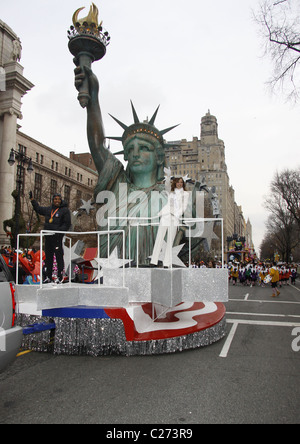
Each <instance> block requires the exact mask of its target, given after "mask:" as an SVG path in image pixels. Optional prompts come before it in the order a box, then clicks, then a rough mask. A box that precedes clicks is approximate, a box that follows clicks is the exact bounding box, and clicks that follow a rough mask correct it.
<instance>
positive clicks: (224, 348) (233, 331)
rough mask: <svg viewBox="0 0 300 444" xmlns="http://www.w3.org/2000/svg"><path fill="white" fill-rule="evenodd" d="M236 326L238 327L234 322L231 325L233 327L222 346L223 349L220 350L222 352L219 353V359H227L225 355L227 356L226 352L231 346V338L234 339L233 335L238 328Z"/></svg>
mask: <svg viewBox="0 0 300 444" xmlns="http://www.w3.org/2000/svg"><path fill="white" fill-rule="evenodd" d="M227 322H228V321H227ZM238 325H239V323H238V322H234V323H233V326H232V327H231V330H230V333H229V335H228V336H227V339H226V342H225V344H224V346H223V348H222V351H221V353H220V355H219V356H220V358H227V355H228V352H229V349H230V346H231V343H232V340H233V338H234V335H235V332H236V329H237V328H238Z"/></svg>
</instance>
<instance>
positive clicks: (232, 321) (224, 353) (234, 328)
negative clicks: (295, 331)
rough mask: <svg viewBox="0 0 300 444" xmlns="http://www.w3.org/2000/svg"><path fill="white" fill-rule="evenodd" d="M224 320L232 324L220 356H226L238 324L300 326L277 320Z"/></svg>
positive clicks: (295, 323) (299, 325) (297, 323)
mask: <svg viewBox="0 0 300 444" xmlns="http://www.w3.org/2000/svg"><path fill="white" fill-rule="evenodd" d="M226 322H227V323H228V324H232V327H231V330H230V332H229V334H228V336H227V339H226V342H225V344H224V346H223V348H222V351H221V353H220V355H219V356H220V358H227V356H228V352H229V349H230V346H231V343H232V341H233V338H234V335H235V333H236V330H237V328H238V325H239V324H243V325H264V326H272V327H291V328H294V327H300V323H299V322H277V321H253V320H247V319H227V320H226Z"/></svg>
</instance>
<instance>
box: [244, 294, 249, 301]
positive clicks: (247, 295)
mask: <svg viewBox="0 0 300 444" xmlns="http://www.w3.org/2000/svg"><path fill="white" fill-rule="evenodd" d="M248 297H249V293H247V294H246V296H245V299H244V301H248Z"/></svg>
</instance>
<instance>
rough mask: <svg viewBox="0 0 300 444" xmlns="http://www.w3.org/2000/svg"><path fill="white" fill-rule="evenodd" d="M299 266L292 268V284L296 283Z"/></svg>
mask: <svg viewBox="0 0 300 444" xmlns="http://www.w3.org/2000/svg"><path fill="white" fill-rule="evenodd" d="M296 277H297V267H296V266H295V265H293V266H292V268H291V285H296Z"/></svg>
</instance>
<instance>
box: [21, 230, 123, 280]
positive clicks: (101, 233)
mask: <svg viewBox="0 0 300 444" xmlns="http://www.w3.org/2000/svg"><path fill="white" fill-rule="evenodd" d="M117 233H119V234H122V237H123V266H122V268H123V288H124V287H125V232H124V230H113V231H108V230H107V231H80V232H77V231H55V232H54V231H49V230H42V231H41V232H40V233H36V234H34V233H26V234H19V235H18V238H17V251H19V249H20V237H21V236H22V237H26V236H27V237H39V238H40V288H42V286H43V259H42V258H43V238H44V236H53V235H54V234H63V235H68V236H66V239H67V240H69V258H68V259H69V260H68V261H65V265H66V264H68V265H69V285H70V284H71V270H72V267H71V265H72V257H71V251H72V238H71V237H69V236H72V235H74V236H76V237H78V236H83V235H97V252H98V254H97V262H98V286H100V277H99V275H100V260H101V254H100V251H101V241H100V238H101V236H107V235H108V239H109V237H110V235H112V234H117ZM102 259H103V258H102ZM107 259H108V261H109V249H108V258H107ZM66 268H67V266H66ZM18 282H19V253H17V264H16V283H18Z"/></svg>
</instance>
